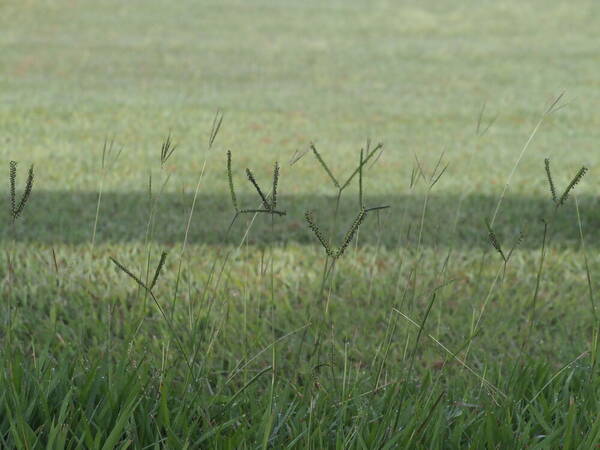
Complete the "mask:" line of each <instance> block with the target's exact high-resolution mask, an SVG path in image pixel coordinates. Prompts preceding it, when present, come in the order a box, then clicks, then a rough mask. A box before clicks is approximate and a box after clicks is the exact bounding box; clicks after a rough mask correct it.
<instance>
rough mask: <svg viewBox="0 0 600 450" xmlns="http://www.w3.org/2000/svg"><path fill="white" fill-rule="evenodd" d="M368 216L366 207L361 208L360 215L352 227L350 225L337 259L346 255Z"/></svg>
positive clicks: (337, 253) (336, 255)
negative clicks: (357, 231)
mask: <svg viewBox="0 0 600 450" xmlns="http://www.w3.org/2000/svg"><path fill="white" fill-rule="evenodd" d="M366 215H367V212H366V210H365V208H364V207H363V208H361V210H360V211H359V213H358V215H357V216H356V218H355V219H354V221H353V222H352V225H350V228H349V229H348V231H347V232H346V235H345V236H344V240H343V241H342V245H340V248H338V250H337V252H336V254H335V257H336V259H337V258H339V257H340V256H342V255H343V254H344V252H345V251H346V249H347V248H348V246H349V245H350V242H352V238H353V237H354V235H355V234H356V230H358V227H360V224H361V223H362V222H363V220H365V216H366Z"/></svg>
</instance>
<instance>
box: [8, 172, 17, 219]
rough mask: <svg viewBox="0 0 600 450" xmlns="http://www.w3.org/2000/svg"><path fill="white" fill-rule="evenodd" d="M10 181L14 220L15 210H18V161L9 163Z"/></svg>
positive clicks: (13, 216) (11, 212)
mask: <svg viewBox="0 0 600 450" xmlns="http://www.w3.org/2000/svg"><path fill="white" fill-rule="evenodd" d="M9 167H10V169H9V181H10V215H11V217H12V219H13V221H14V219H15V211H16V210H17V187H16V186H17V162H16V161H11V162H10V163H9Z"/></svg>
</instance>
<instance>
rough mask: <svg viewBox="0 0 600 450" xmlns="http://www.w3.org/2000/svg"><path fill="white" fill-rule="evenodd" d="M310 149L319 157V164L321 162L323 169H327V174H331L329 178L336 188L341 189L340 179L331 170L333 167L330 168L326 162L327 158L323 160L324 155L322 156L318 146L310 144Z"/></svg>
mask: <svg viewBox="0 0 600 450" xmlns="http://www.w3.org/2000/svg"><path fill="white" fill-rule="evenodd" d="M310 149H311V150H312V152H313V154H314V155H315V158H317V161H319V164H321V167H322V168H323V170H325V172H326V173H327V175H329V178H330V179H331V181H332V182H333V185H334V186H335V187H336V188H338V189H340V183H339V182H338V180H337V179H336V178H335V176H334V175H333V172H331V169H329V166H328V165H327V164H326V163H325V160H323V157H322V156H321V154H320V153H319V151H318V150H317V147H315V144H310Z"/></svg>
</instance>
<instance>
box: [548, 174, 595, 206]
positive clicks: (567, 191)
mask: <svg viewBox="0 0 600 450" xmlns="http://www.w3.org/2000/svg"><path fill="white" fill-rule="evenodd" d="M587 170H588V169H587V167H585V166H583V167H582V168H581V169H579V170H578V171H577V173H576V174H575V176H574V177H573V179H572V180H571V182H570V183H569V184H568V185H567V188H566V189H565V191H564V192H563V193H562V195H561V196H560V198H559V199H558V202H557V204H556V205H557V206H562V205H564V203H565V202H566V201H567V199H568V198H569V194H570V193H571V191H572V190H573V189H574V188H575V186H576V185H577V184H578V183H579V182H580V181H581V179H582V178H583V177H584V176H585V174H586V172H587Z"/></svg>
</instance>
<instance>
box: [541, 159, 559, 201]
mask: <svg viewBox="0 0 600 450" xmlns="http://www.w3.org/2000/svg"><path fill="white" fill-rule="evenodd" d="M544 167H545V169H546V178H547V179H548V185H549V187H550V194H551V195H552V201H553V202H554V203H555V204H556V203H557V202H558V198H557V197H556V188H555V187H554V180H553V179H552V172H551V171H550V159H549V158H546V159H544Z"/></svg>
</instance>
